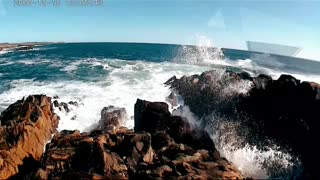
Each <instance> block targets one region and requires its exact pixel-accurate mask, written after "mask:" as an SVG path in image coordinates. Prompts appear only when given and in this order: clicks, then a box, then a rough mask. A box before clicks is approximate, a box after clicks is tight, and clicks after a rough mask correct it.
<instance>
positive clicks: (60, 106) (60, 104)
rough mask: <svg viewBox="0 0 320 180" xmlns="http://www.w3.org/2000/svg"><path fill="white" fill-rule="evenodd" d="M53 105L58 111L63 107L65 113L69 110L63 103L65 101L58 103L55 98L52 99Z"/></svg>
mask: <svg viewBox="0 0 320 180" xmlns="http://www.w3.org/2000/svg"><path fill="white" fill-rule="evenodd" d="M70 102H72V101H70ZM70 102H69V104H71V103H70ZM72 103H73V102H72ZM53 105H54V107H58V108H59V110H60V111H61V110H62V108H63V109H64V110H65V111H66V112H67V113H68V112H70V109H69V106H68V104H67V103H65V102H60V103H59V102H58V101H57V100H54V101H53ZM73 105H76V104H73Z"/></svg>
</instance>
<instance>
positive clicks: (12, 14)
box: [0, 0, 320, 60]
mask: <svg viewBox="0 0 320 180" xmlns="http://www.w3.org/2000/svg"><path fill="white" fill-rule="evenodd" d="M20 1H26V0H20ZM32 1H33V2H34V4H33V5H32V6H25V7H22V6H16V5H14V2H15V0H0V42H25V41H66V42H70V41H72V42H84V41H91V42H92V41H106V42H154V43H174V44H203V43H205V44H208V43H209V42H210V45H213V46H219V47H229V48H239V49H246V46H245V41H246V40H252V41H263V42H270V43H277V44H285V45H294V46H299V47H301V48H303V50H302V51H301V53H299V55H298V56H300V57H305V58H313V59H318V60H320V23H319V22H320V1H310V0H281V1H272V0H271V1H270V0H265V1H262V0H246V1H240V0H239V1H236V0H225V1H222V0H220V1H217V0H161V1H160V0H102V1H103V5H102V6H98V7H95V6H92V7H88V6H87V7H76V6H68V4H67V1H68V0H60V2H61V4H60V6H57V7H54V6H53V5H52V4H51V3H50V4H48V5H47V7H42V6H40V5H39V4H38V3H37V2H38V0H32ZM47 1H48V2H51V1H52V0H47ZM74 1H80V0H74ZM88 1H95V0H88Z"/></svg>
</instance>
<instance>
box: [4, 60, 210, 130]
mask: <svg viewBox="0 0 320 180" xmlns="http://www.w3.org/2000/svg"><path fill="white" fill-rule="evenodd" d="M84 63H86V62H84ZM110 63H111V64H112V66H114V67H116V68H110V69H109V70H111V73H110V74H109V75H108V76H107V77H106V78H105V80H103V81H100V82H95V83H93V82H82V81H58V82H39V81H34V80H23V79H20V80H14V81H12V82H11V86H12V87H11V89H10V90H8V91H5V92H3V93H2V94H0V99H1V105H0V107H1V109H4V108H6V107H7V106H8V105H10V104H12V103H13V102H15V101H16V100H18V99H21V98H22V97H23V96H27V95H30V94H39V93H42V94H47V95H48V96H54V95H58V96H59V97H60V99H59V100H58V101H60V102H69V101H77V102H78V103H79V107H75V106H72V105H69V108H70V110H71V111H70V112H69V113H66V112H64V111H59V110H58V109H55V112H57V113H58V115H59V116H60V117H61V121H60V124H59V130H63V129H79V130H80V131H85V130H88V129H89V128H90V127H91V126H92V125H93V124H95V123H96V122H97V121H98V120H99V119H100V111H101V110H102V108H103V107H105V106H108V105H114V106H118V107H125V108H126V110H127V112H128V115H129V118H130V119H129V120H128V121H127V122H126V124H125V125H126V126H127V127H129V128H132V127H133V113H134V103H135V102H136V99H137V98H141V99H145V100H149V101H165V100H166V97H167V96H168V95H169V94H170V90H169V89H168V87H165V86H164V85H163V83H164V82H165V81H166V80H168V79H169V78H170V77H171V76H173V75H177V76H178V77H179V76H182V75H191V74H194V73H200V72H202V71H205V70H207V69H208V68H207V67H200V66H191V65H183V64H173V63H169V62H164V63H149V62H142V61H140V62H139V61H138V62H132V61H131V62H129V61H120V60H114V61H111V62H110ZM80 64H81V63H80ZM92 64H95V63H92ZM74 116H76V118H75V120H71V119H72V118H73V117H74Z"/></svg>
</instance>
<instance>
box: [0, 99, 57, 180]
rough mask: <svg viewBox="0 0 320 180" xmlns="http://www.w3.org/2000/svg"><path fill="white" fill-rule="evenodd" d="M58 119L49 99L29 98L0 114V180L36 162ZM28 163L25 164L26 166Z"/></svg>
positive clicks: (54, 129)
mask: <svg viewBox="0 0 320 180" xmlns="http://www.w3.org/2000/svg"><path fill="white" fill-rule="evenodd" d="M58 121H59V117H58V116H57V115H56V114H54V113H53V111H52V104H51V99H50V98H49V97H46V96H44V95H35V96H29V97H27V98H26V99H22V100H19V101H17V102H16V103H14V104H12V105H10V106H9V107H8V108H7V109H6V110H5V111H4V112H2V114H1V115H0V122H1V126H0V179H7V178H9V177H11V176H13V175H16V174H17V173H19V172H20V173H21V171H24V170H26V169H28V168H31V167H28V165H30V163H31V164H32V162H37V161H39V160H40V158H41V157H42V155H43V151H44V146H45V143H46V142H48V141H49V140H50V139H51V135H52V134H53V133H54V132H55V131H56V128H57V126H58ZM28 163H29V164H28Z"/></svg>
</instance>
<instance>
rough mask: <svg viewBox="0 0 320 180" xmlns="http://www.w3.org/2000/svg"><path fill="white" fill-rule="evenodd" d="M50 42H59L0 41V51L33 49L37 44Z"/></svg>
mask: <svg viewBox="0 0 320 180" xmlns="http://www.w3.org/2000/svg"><path fill="white" fill-rule="evenodd" d="M50 44H57V43H53V42H25V43H0V52H1V51H22V50H31V49H33V48H34V47H36V46H46V45H50Z"/></svg>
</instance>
